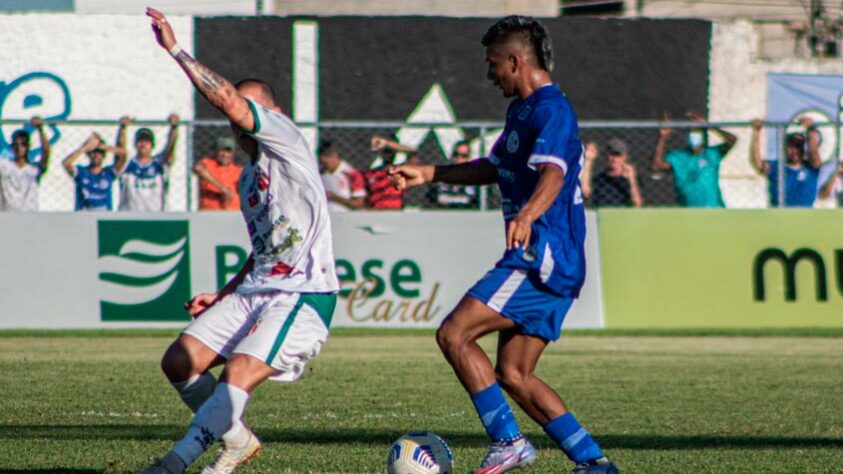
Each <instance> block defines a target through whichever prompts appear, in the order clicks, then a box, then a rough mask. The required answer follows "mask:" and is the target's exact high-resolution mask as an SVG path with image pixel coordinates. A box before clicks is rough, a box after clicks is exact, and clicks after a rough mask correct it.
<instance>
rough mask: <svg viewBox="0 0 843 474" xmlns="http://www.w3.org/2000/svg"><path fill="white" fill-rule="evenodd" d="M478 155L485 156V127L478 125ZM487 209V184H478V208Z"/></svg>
mask: <svg viewBox="0 0 843 474" xmlns="http://www.w3.org/2000/svg"><path fill="white" fill-rule="evenodd" d="M480 156H481V157H486V156H488V154H487V153H486V127H485V126H481V127H480ZM488 209H489V185H488V184H484V185H483V186H480V210H481V211H486V210H488Z"/></svg>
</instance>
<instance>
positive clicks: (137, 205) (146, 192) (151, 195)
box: [120, 114, 179, 212]
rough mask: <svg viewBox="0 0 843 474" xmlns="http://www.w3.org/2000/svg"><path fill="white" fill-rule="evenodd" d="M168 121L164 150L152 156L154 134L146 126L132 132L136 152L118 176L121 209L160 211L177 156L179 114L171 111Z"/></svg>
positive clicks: (162, 207) (162, 208)
mask: <svg viewBox="0 0 843 474" xmlns="http://www.w3.org/2000/svg"><path fill="white" fill-rule="evenodd" d="M167 121H168V122H169V124H170V132H169V133H168V135H167V145H166V146H165V147H164V151H163V152H161V153H159V154H158V155H155V156H153V155H152V152H153V150H154V149H155V134H154V133H152V130H150V129H148V128H141V129H138V131H137V132H135V150H137V155H135V156H134V157H133V158H132V159H131V160H130V161H129V164H128V165H126V169H125V171H123V173H122V175H121V176H120V210H121V211H144V212H150V211H163V210H164V202H165V198H166V195H167V184H168V180H169V176H170V166H172V164H173V160H174V159H175V156H176V153H175V151H176V138H177V137H178V124H179V116H178V115H176V114H171V115H170V116H169V117H168V118H167Z"/></svg>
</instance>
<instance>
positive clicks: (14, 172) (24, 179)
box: [0, 159, 41, 212]
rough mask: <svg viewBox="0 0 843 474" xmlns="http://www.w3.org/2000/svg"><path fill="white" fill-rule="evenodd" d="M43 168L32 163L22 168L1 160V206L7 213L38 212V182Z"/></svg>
mask: <svg viewBox="0 0 843 474" xmlns="http://www.w3.org/2000/svg"><path fill="white" fill-rule="evenodd" d="M40 178H41V168H39V167H38V166H35V165H33V164H31V163H27V164H25V165H24V166H23V167H22V168H21V167H19V166H18V164H17V162H15V161H10V160H7V159H0V194H2V199H0V205H2V206H3V209H4V210H6V211H23V212H27V211H37V210H38V181H39V180H40Z"/></svg>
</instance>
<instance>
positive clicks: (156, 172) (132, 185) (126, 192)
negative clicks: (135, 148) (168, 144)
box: [120, 155, 170, 212]
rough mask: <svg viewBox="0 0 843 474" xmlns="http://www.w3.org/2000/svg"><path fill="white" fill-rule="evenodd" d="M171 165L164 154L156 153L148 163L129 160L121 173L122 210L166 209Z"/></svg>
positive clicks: (151, 210)
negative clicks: (165, 199) (165, 200)
mask: <svg viewBox="0 0 843 474" xmlns="http://www.w3.org/2000/svg"><path fill="white" fill-rule="evenodd" d="M169 177H170V167H169V165H167V160H166V158H165V157H164V156H163V155H156V156H154V157H153V158H152V160H151V161H149V162H148V163H146V164H141V163H139V162H138V161H137V157H134V158H132V159H131V160H129V163H128V164H126V168H124V169H123V172H122V173H121V174H120V210H121V211H141V212H159V211H163V210H164V197H165V196H166V195H167V183H168V181H169Z"/></svg>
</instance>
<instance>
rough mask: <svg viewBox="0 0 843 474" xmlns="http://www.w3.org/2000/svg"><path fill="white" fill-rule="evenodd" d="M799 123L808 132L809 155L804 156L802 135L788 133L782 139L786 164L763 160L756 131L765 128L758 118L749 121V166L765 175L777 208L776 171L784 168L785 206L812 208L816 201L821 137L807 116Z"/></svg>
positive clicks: (777, 185) (777, 178)
mask: <svg viewBox="0 0 843 474" xmlns="http://www.w3.org/2000/svg"><path fill="white" fill-rule="evenodd" d="M799 121H800V122H801V123H802V125H803V126H804V127H805V128H806V129H807V132H808V156H807V157H806V156H805V135H804V134H802V133H789V134H787V135H786V136H785V140H784V141H785V143H784V144H785V162H784V165H783V166H782V165H781V164H780V163H779V160H769V161H765V160H764V159H763V157H762V154H761V144H760V140H759V132H760V131H761V128H762V127H763V126H764V122H763V121H761V120H760V119H755V120H753V121H752V163H753V165H754V166H755V169H756V170H758V172H759V173H761V174H763V175H765V176H767V182H768V185H769V188H768V189H769V194H770V205H771V206H772V207H779V179H780V177H779V168H780V167H781V168H783V169H784V183H783V184H784V188H783V189H784V205H785V207H812V206H813V205H814V201H815V200H816V198H817V190H818V186H819V184H818V183H819V170H820V166H822V159H821V158H820V153H819V143H820V134H819V132H818V131H817V129H816V128H814V126H813V125H814V122H813V120H811V119H810V118H809V117H800V118H799Z"/></svg>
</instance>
